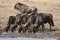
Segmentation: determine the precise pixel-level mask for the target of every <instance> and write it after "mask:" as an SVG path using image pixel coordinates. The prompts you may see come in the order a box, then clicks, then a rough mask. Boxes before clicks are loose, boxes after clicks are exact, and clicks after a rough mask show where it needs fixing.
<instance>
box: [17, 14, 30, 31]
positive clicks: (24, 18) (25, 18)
mask: <svg viewBox="0 0 60 40" xmlns="http://www.w3.org/2000/svg"><path fill="white" fill-rule="evenodd" d="M29 17H30V15H28V14H23V15H22V19H21V25H23V24H25V23H26V22H27V20H28V18H29ZM22 27H23V26H22ZM22 27H21V28H19V30H18V31H19V32H21V31H23V28H22Z"/></svg>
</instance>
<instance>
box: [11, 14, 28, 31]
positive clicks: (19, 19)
mask: <svg viewBox="0 0 60 40" xmlns="http://www.w3.org/2000/svg"><path fill="white" fill-rule="evenodd" d="M28 18H29V15H27V14H17V15H16V20H15V23H14V26H13V27H12V28H11V31H12V32H14V31H15V30H16V28H17V27H18V25H19V26H20V25H22V24H25V23H26V22H27V20H28ZM22 29H23V28H22V26H20V28H19V30H18V31H20V32H21V31H22Z"/></svg>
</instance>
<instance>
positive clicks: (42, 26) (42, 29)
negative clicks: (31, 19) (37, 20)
mask: <svg viewBox="0 0 60 40" xmlns="http://www.w3.org/2000/svg"><path fill="white" fill-rule="evenodd" d="M42 30H43V32H44V24H42Z"/></svg>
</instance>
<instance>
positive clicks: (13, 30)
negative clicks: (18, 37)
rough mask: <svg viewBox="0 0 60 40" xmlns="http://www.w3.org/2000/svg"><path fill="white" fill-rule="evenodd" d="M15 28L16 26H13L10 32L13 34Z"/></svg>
mask: <svg viewBox="0 0 60 40" xmlns="http://www.w3.org/2000/svg"><path fill="white" fill-rule="evenodd" d="M16 28H17V24H16V25H14V26H13V27H12V28H11V31H12V32H14V31H15V30H16Z"/></svg>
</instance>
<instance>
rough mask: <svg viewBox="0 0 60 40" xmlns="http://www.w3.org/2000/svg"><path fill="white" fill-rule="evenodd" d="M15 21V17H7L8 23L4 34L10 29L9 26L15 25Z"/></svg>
mask: <svg viewBox="0 0 60 40" xmlns="http://www.w3.org/2000/svg"><path fill="white" fill-rule="evenodd" d="M15 20H16V17H15V16H10V17H9V20H8V23H7V25H8V26H7V27H6V29H5V31H6V32H8V30H9V29H10V26H11V25H12V24H14V23H15Z"/></svg>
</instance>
